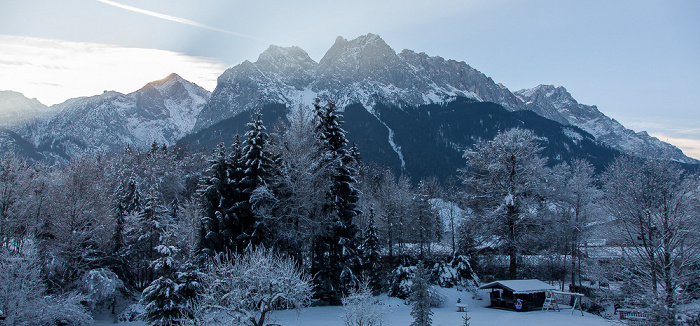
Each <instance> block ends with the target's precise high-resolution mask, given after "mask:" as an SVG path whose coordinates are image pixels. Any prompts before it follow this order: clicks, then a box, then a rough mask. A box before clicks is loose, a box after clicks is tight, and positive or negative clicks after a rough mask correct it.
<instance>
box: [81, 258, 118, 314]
mask: <svg viewBox="0 0 700 326" xmlns="http://www.w3.org/2000/svg"><path fill="white" fill-rule="evenodd" d="M81 283H82V290H83V292H84V293H85V295H86V296H87V298H88V300H89V304H90V308H91V309H96V308H98V307H102V306H113V305H114V304H115V300H116V298H117V296H118V295H119V291H121V290H123V289H124V282H122V280H120V279H119V276H117V274H115V273H114V272H112V271H110V270H109V269H106V268H99V269H93V270H90V271H88V272H87V273H85V275H83V278H82V282H81Z"/></svg>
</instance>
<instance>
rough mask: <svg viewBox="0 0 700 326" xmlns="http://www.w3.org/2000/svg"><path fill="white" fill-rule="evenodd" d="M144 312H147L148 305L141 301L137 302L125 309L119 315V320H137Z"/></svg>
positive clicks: (121, 321) (122, 321)
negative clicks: (145, 305)
mask: <svg viewBox="0 0 700 326" xmlns="http://www.w3.org/2000/svg"><path fill="white" fill-rule="evenodd" d="M144 313H146V307H144V305H142V304H140V303H135V304H132V305H130V306H128V307H127V308H126V309H124V311H122V313H121V314H119V316H118V317H117V321H118V322H120V323H126V322H132V321H137V320H139V319H140V318H141V316H142V315H143V314H144Z"/></svg>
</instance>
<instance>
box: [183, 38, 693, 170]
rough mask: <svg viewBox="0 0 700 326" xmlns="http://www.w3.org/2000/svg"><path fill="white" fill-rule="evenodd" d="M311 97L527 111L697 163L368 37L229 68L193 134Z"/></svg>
mask: <svg viewBox="0 0 700 326" xmlns="http://www.w3.org/2000/svg"><path fill="white" fill-rule="evenodd" d="M315 97H321V98H326V99H332V100H333V101H335V102H336V104H337V105H338V106H339V107H341V108H344V107H346V106H349V105H352V104H360V105H361V106H363V107H365V108H366V109H367V110H368V112H370V113H371V114H373V115H376V114H377V112H375V107H376V106H377V105H379V104H385V105H392V106H396V107H398V108H404V107H418V106H422V105H430V104H438V103H447V102H450V101H453V100H454V99H455V98H458V97H462V98H468V99H472V100H475V101H479V102H493V103H497V104H499V105H501V106H503V107H504V108H506V109H507V110H509V111H521V110H527V111H532V112H535V113H536V114H538V115H540V116H542V117H545V118H547V119H550V120H553V121H556V122H559V123H561V124H564V125H572V126H576V127H579V128H581V129H583V130H585V131H587V132H588V133H590V134H592V135H594V136H595V137H596V139H597V141H599V142H601V143H603V144H605V145H607V146H610V147H613V148H616V149H618V150H620V151H622V152H624V153H628V154H633V155H640V153H650V154H651V155H655V156H657V157H665V158H669V159H673V160H676V161H679V162H683V163H687V164H699V163H700V161H697V160H695V159H692V158H689V157H687V156H685V155H683V153H682V152H681V151H680V150H679V149H678V148H676V147H674V146H672V145H670V144H667V143H664V142H661V141H659V140H658V139H656V138H653V137H650V136H649V135H647V134H646V133H644V132H640V133H635V132H633V131H631V130H628V129H626V128H624V127H623V126H622V125H621V124H619V123H618V122H617V121H615V120H613V119H610V118H609V117H607V116H605V115H604V114H603V113H601V112H600V111H598V109H597V108H596V107H595V106H587V105H583V104H579V103H578V102H577V101H576V100H575V99H574V98H573V97H572V96H571V94H569V93H568V92H566V90H565V89H564V88H563V87H561V88H554V87H553V86H538V87H535V88H533V89H530V90H521V91H518V92H515V93H512V92H511V91H510V90H508V89H507V88H506V87H504V86H503V85H501V84H497V83H495V82H494V81H493V80H492V79H491V78H489V77H488V76H486V75H484V74H483V73H481V72H479V71H478V70H476V69H474V68H472V67H470V66H469V65H467V64H466V63H464V62H457V61H454V60H445V59H443V58H441V57H431V56H428V55H426V54H425V53H416V52H413V51H411V50H403V51H402V52H400V53H396V52H395V51H394V50H393V49H392V48H391V47H389V46H388V45H387V44H386V43H385V42H384V41H383V40H382V39H381V38H380V37H379V36H377V35H373V34H367V35H364V36H360V37H358V38H356V39H354V40H350V41H348V40H346V39H344V38H342V37H338V38H337V39H336V41H335V43H334V44H333V46H332V47H331V48H330V49H329V50H328V52H327V53H326V54H325V55H324V57H323V58H322V59H321V61H320V62H318V63H316V62H315V61H313V60H312V59H311V58H310V57H309V56H308V54H307V53H306V52H304V51H303V50H302V49H300V48H298V47H291V48H281V47H276V46H271V47H270V48H269V49H268V50H266V51H265V52H263V53H262V54H261V55H260V57H259V58H258V60H257V61H256V62H250V61H246V62H243V63H241V64H240V65H237V66H234V67H232V68H229V69H228V70H226V72H224V74H223V75H222V76H221V77H219V80H218V84H217V87H216V89H215V90H214V92H213V93H212V97H211V100H210V101H209V103H208V104H207V105H206V106H205V107H204V108H203V109H202V112H201V113H200V114H199V116H198V119H197V123H196V125H195V128H194V131H195V132H198V131H201V130H203V129H205V128H207V127H210V126H212V125H214V124H216V123H217V122H219V121H222V120H226V119H229V118H231V117H234V116H236V115H238V114H239V113H241V112H245V111H249V110H252V109H254V108H256V107H261V106H264V105H268V104H282V105H285V106H287V107H294V106H298V105H309V104H310V103H311V101H312V99H313V98H315Z"/></svg>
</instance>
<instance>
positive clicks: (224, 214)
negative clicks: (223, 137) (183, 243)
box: [199, 136, 240, 255]
mask: <svg viewBox="0 0 700 326" xmlns="http://www.w3.org/2000/svg"><path fill="white" fill-rule="evenodd" d="M239 160H240V141H239V140H238V136H236V138H235V141H234V144H233V147H232V149H231V153H230V154H227V153H226V148H225V146H224V144H223V143H221V144H219V146H218V147H217V150H216V152H215V154H214V157H213V158H212V159H211V160H210V161H209V164H210V165H209V169H208V170H207V172H206V176H205V177H204V178H203V180H202V182H201V186H200V190H199V198H200V203H201V205H202V211H203V216H202V218H201V226H200V228H201V229H200V230H201V231H200V240H199V241H200V243H199V247H200V248H201V250H202V251H203V252H205V253H207V254H210V255H213V254H215V253H218V252H226V251H235V250H236V247H237V246H236V244H237V242H236V238H237V236H238V234H239V233H240V223H239V221H238V216H237V214H236V213H235V212H234V211H233V209H232V208H233V206H234V204H235V203H236V201H237V199H238V198H239V197H240V194H239V192H240V191H239V189H238V187H237V186H238V183H237V180H238V179H239V174H240V171H239V170H240V169H239V166H238V162H239Z"/></svg>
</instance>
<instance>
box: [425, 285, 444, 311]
mask: <svg viewBox="0 0 700 326" xmlns="http://www.w3.org/2000/svg"><path fill="white" fill-rule="evenodd" d="M428 298H429V299H430V306H431V307H433V308H442V307H444V306H445V302H446V301H447V298H446V297H445V296H444V295H443V294H442V293H440V291H438V288H437V287H435V286H429V287H428Z"/></svg>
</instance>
